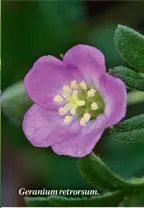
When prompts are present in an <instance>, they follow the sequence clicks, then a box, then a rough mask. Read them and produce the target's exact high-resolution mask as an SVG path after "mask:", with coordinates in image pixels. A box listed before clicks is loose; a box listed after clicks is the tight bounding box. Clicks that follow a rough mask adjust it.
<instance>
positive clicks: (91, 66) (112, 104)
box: [23, 45, 126, 157]
mask: <svg viewBox="0 0 144 208" xmlns="http://www.w3.org/2000/svg"><path fill="white" fill-rule="evenodd" d="M24 86H25V89H26V91H27V93H28V95H29V97H30V98H31V99H32V100H33V101H34V102H35V104H34V105H33V106H32V107H31V108H30V109H29V110H28V111H27V113H26V115H25V118H24V121H23V130H24V133H25V136H26V137H27V139H28V140H29V141H30V142H31V143H32V144H33V145H34V146H36V147H49V146H51V147H52V149H53V151H54V152H55V153H57V154H58V155H69V156H72V157H84V156H86V155H88V154H89V153H91V152H92V150H93V148H94V147H95V145H96V143H97V142H98V141H99V139H100V138H101V135H102V133H103V131H104V129H105V128H107V127H109V126H112V125H114V124H116V123H118V122H119V121H120V120H121V119H122V118H123V117H124V116H125V113H126V88H125V85H124V83H123V82H122V81H121V80H120V79H118V78H115V77H113V76H111V75H108V74H107V73H106V69H105V59H104V56H103V54H102V53H101V52H100V51H99V50H98V49H96V48H94V47H91V46H87V45H77V46H74V47H73V48H71V49H70V50H69V51H68V52H67V53H66V54H65V56H64V58H63V61H61V60H59V59H57V58H55V57H53V56H43V57H41V58H39V59H38V60H37V61H36V62H35V64H34V65H33V67H32V69H31V70H30V71H29V72H28V74H27V75H26V77H25V79H24Z"/></svg>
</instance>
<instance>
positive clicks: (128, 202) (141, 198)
mask: <svg viewBox="0 0 144 208" xmlns="http://www.w3.org/2000/svg"><path fill="white" fill-rule="evenodd" d="M143 205H144V189H138V190H136V191H135V192H134V193H133V194H131V196H126V197H124V199H123V200H122V202H121V203H120V206H121V207H143Z"/></svg>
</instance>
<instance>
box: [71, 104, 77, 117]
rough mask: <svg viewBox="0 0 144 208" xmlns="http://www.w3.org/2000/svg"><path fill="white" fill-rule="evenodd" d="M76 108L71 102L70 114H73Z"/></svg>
mask: <svg viewBox="0 0 144 208" xmlns="http://www.w3.org/2000/svg"><path fill="white" fill-rule="evenodd" d="M76 109H77V105H75V104H72V106H71V114H72V115H74V114H75V112H76Z"/></svg>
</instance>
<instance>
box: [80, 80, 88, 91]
mask: <svg viewBox="0 0 144 208" xmlns="http://www.w3.org/2000/svg"><path fill="white" fill-rule="evenodd" d="M79 85H80V87H81V88H82V89H83V90H87V85H86V83H85V82H84V81H81V82H80V83H79Z"/></svg>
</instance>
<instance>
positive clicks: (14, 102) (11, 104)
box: [1, 82, 32, 125]
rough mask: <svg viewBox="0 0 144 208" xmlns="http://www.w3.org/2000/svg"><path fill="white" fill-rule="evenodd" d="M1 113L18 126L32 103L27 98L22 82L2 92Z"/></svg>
mask: <svg viewBox="0 0 144 208" xmlns="http://www.w3.org/2000/svg"><path fill="white" fill-rule="evenodd" d="M1 105H2V111H3V112H4V114H5V115H6V116H7V117H8V119H9V120H10V121H12V122H14V123H15V124H18V125H20V124H21V123H22V120H23V116H24V114H25V112H26V111H27V109H28V108H29V107H30V106H31V105H32V101H31V100H30V99H29V97H28V96H27V94H26V92H25V89H24V86H23V82H18V83H16V84H14V85H13V86H11V87H9V88H7V89H6V90H5V91H3V93H2V96H1Z"/></svg>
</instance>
